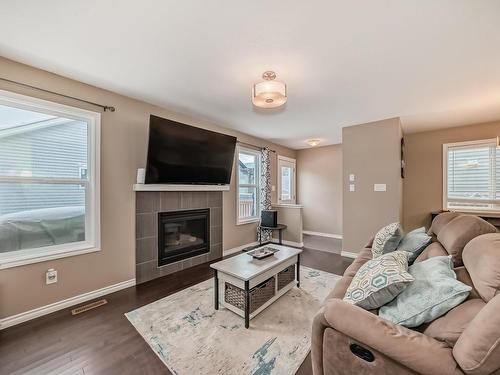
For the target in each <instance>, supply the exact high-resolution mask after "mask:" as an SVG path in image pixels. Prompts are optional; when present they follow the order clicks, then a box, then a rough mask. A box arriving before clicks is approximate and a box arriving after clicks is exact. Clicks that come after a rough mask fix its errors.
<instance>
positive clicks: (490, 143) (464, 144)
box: [443, 138, 500, 214]
mask: <svg viewBox="0 0 500 375" xmlns="http://www.w3.org/2000/svg"><path fill="white" fill-rule="evenodd" d="M474 146H484V147H488V146H489V147H491V146H495V147H498V146H499V139H498V138H491V139H481V140H475V141H465V142H454V143H445V144H443V210H445V211H456V212H465V213H478V214H483V213H484V214H488V213H489V214H497V213H500V211H499V210H493V209H481V208H471V209H468V208H462V207H452V208H450V207H449V206H448V150H449V149H450V148H457V147H464V148H466V147H474ZM493 178H495V177H493ZM453 201H455V202H457V201H458V202H461V201H463V202H464V203H472V202H482V203H487V204H488V203H495V204H500V201H499V200H495V199H493V200H490V199H481V200H479V199H470V200H469V199H454V200H453Z"/></svg>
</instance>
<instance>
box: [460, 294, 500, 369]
mask: <svg viewBox="0 0 500 375" xmlns="http://www.w3.org/2000/svg"><path fill="white" fill-rule="evenodd" d="M499 311H500V295H497V296H496V297H495V298H493V299H492V300H490V301H489V302H488V303H487V304H486V306H484V307H483V308H482V309H481V311H479V312H478V314H477V315H476V317H475V318H474V319H472V321H471V322H470V323H469V325H468V326H467V328H465V330H464V332H463V333H462V334H461V335H460V337H459V338H458V340H457V342H456V344H455V346H454V347H453V356H454V357H455V360H456V361H457V362H458V364H459V365H460V367H461V368H462V370H463V371H464V372H465V373H466V374H470V375H489V374H492V373H495V374H498V370H499V369H500V314H499V313H498V312H499Z"/></svg>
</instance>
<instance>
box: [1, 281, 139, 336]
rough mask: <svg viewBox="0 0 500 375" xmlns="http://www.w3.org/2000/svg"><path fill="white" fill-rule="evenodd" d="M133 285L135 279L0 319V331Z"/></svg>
mask: <svg viewBox="0 0 500 375" xmlns="http://www.w3.org/2000/svg"><path fill="white" fill-rule="evenodd" d="M134 285H135V279H130V280H127V281H122V282H121V283H118V284H114V285H109V286H106V287H104V288H101V289H97V290H94V291H92V292H87V293H83V294H80V295H78V296H74V297H70V298H67V299H65V300H62V301H58V302H54V303H51V304H50V305H45V306H41V307H37V308H36V309H33V310H29V311H25V312H22V313H20V314H16V315H12V316H8V317H6V318H3V319H0V330H2V329H5V328H8V327H12V326H15V325H16V324H20V323H24V322H27V321H28V320H31V319H35V318H38V317H40V316H43V315H47V314H50V313H53V312H55V311H59V310H62V309H66V308H68V307H71V306H75V305H78V304H80V303H83V302H87V301H90V300H92V299H95V298H98V297H102V296H104V295H106V294H111V293H114V292H117V291H119V290H122V289H125V288H129V287H131V286H134Z"/></svg>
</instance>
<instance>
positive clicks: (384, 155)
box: [342, 118, 403, 253]
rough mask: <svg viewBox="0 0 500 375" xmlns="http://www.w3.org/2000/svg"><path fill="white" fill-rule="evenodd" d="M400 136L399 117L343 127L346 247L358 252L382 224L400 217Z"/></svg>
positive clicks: (401, 195)
mask: <svg viewBox="0 0 500 375" xmlns="http://www.w3.org/2000/svg"><path fill="white" fill-rule="evenodd" d="M401 136H402V132H401V124H400V120H399V118H394V119H388V120H382V121H376V122H371V123H368V124H362V125H356V126H350V127H346V128H343V129H342V150H343V239H342V250H343V251H349V252H354V253H357V252H359V250H360V249H361V248H362V246H363V245H365V244H366V242H367V241H368V240H369V239H370V238H371V237H372V236H373V235H374V234H375V233H376V232H377V231H378V230H379V229H380V228H381V227H383V226H384V225H387V224H390V223H391V222H396V221H401V219H402V205H403V202H402V200H403V192H402V179H401V170H400V165H401V164H400V150H401ZM349 174H354V175H355V182H354V184H355V186H356V191H354V192H350V191H349V183H350V182H349ZM374 184H386V185H387V191H386V192H375V191H374V190H373V185H374Z"/></svg>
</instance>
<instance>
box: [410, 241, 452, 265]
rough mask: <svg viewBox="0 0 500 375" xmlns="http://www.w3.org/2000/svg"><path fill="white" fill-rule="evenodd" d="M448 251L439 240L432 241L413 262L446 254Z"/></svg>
mask: <svg viewBox="0 0 500 375" xmlns="http://www.w3.org/2000/svg"><path fill="white" fill-rule="evenodd" d="M447 255H448V253H447V252H446V250H445V249H444V247H443V245H441V244H440V243H439V242H433V243H431V244H430V245H429V246H427V247H426V248H425V250H424V251H422V253H421V254H420V255H419V256H418V257H417V259H415V262H422V261H423V260H427V259H429V258H432V257H439V256H447Z"/></svg>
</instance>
